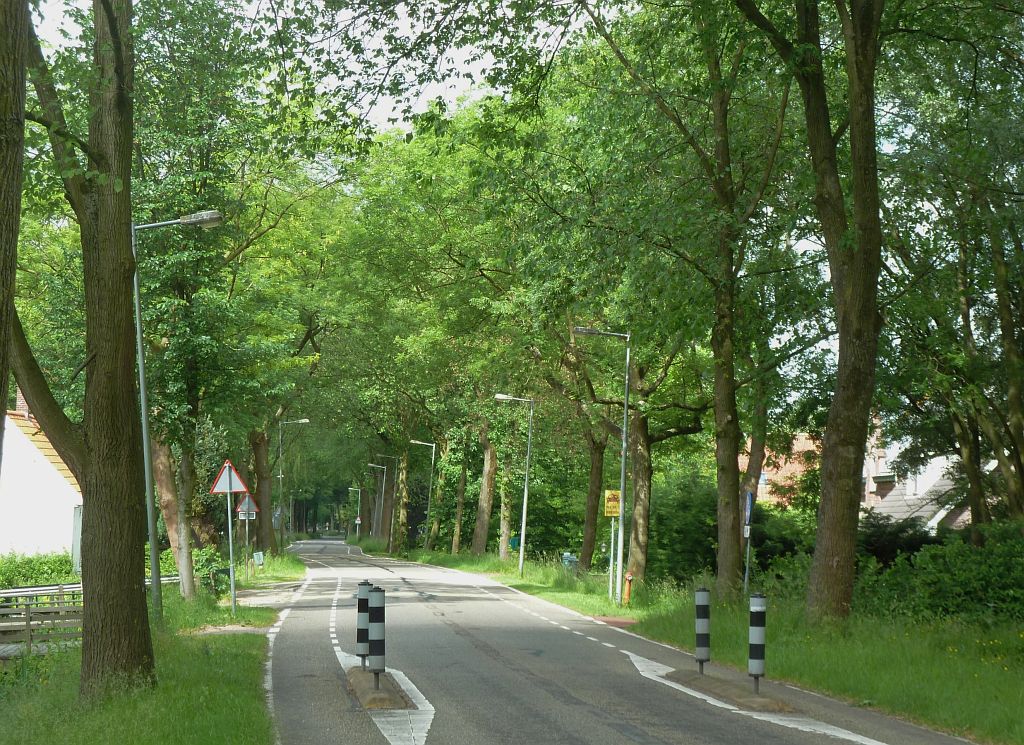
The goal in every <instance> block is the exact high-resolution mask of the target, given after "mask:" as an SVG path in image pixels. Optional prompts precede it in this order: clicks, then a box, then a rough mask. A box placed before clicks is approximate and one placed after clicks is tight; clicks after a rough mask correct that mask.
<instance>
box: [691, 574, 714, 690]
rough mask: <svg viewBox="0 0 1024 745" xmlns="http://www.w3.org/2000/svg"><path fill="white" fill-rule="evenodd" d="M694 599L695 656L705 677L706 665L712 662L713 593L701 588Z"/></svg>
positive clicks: (694, 595)
mask: <svg viewBox="0 0 1024 745" xmlns="http://www.w3.org/2000/svg"><path fill="white" fill-rule="evenodd" d="M693 599H694V617H695V619H696V623H695V626H696V632H697V638H696V644H695V645H694V648H695V649H694V656H695V657H696V658H697V665H698V666H699V667H700V674H701V675H703V674H704V663H705V662H710V661H711V593H710V592H708V589H707V588H706V587H700V588H698V589H697V591H696V592H695V593H694V594H693Z"/></svg>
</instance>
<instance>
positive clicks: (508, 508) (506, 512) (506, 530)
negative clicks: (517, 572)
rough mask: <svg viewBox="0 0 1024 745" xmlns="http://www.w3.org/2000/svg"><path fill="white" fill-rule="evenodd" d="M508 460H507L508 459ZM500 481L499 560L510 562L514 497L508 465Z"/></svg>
mask: <svg viewBox="0 0 1024 745" xmlns="http://www.w3.org/2000/svg"><path fill="white" fill-rule="evenodd" d="M506 460H507V458H506ZM505 466H506V468H505V469H504V471H505V472H504V473H503V474H502V475H501V478H499V479H498V504H499V507H498V558H499V559H501V560H502V561H507V560H508V556H509V553H508V544H509V542H510V541H511V540H512V497H511V495H510V493H509V492H510V489H509V486H510V485H509V479H508V467H507V466H508V463H506V464H505Z"/></svg>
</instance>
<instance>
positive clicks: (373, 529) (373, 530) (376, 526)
mask: <svg viewBox="0 0 1024 745" xmlns="http://www.w3.org/2000/svg"><path fill="white" fill-rule="evenodd" d="M367 465H368V466H369V467H370V468H379V469H381V470H382V471H384V478H383V479H382V480H381V482H380V496H379V497H377V504H375V505H374V506H373V517H372V518H371V522H372V524H371V525H370V535H376V536H377V537H378V538H379V537H380V514H381V512H383V511H384V489H385V488H386V486H387V482H388V467H387V466H380V465H377V464H376V463H367Z"/></svg>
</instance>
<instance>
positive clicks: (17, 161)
mask: <svg viewBox="0 0 1024 745" xmlns="http://www.w3.org/2000/svg"><path fill="white" fill-rule="evenodd" d="M30 22H31V21H30V18H29V11H28V3H27V2H25V0H7V2H5V3H3V4H2V5H0V29H3V31H2V32H0V401H3V402H4V406H5V407H6V405H7V392H8V384H9V380H10V374H9V373H10V363H11V359H10V357H11V327H12V324H13V322H14V279H15V269H16V267H17V257H18V232H19V227H20V223H21V181H22V162H23V160H24V153H25V64H26V62H27V55H28V27H29V24H30ZM4 422H5V419H4V418H3V417H0V462H2V457H3V444H4Z"/></svg>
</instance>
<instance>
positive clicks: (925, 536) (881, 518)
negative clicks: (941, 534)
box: [857, 510, 942, 567]
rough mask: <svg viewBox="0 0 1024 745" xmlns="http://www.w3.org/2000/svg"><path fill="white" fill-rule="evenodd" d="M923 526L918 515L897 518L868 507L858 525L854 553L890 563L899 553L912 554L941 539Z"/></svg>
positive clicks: (889, 564) (885, 564) (884, 564)
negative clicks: (855, 551) (855, 550)
mask: <svg viewBox="0 0 1024 745" xmlns="http://www.w3.org/2000/svg"><path fill="white" fill-rule="evenodd" d="M941 542H942V541H941V539H940V538H937V537H935V536H933V535H932V534H931V533H929V532H928V530H927V529H926V528H925V527H924V524H923V523H922V522H921V520H920V519H919V518H916V517H906V518H903V519H902V520H897V519H895V518H893V517H891V516H889V515H883V514H880V513H878V512H875V511H874V510H868V511H867V512H866V513H865V514H864V516H863V517H862V518H861V520H860V525H859V526H858V528H857V553H858V554H860V556H861V557H862V559H863V558H867V557H869V556H871V557H874V558H875V560H877V562H878V563H879V564H881V565H882V566H886V567H887V566H891V565H892V564H893V562H895V561H896V558H897V557H898V556H900V555H901V554H907V555H910V554H915V553H917V552H918V551H920V550H921V549H922V548H923V547H924V546H928V545H932V544H936V543H941Z"/></svg>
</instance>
